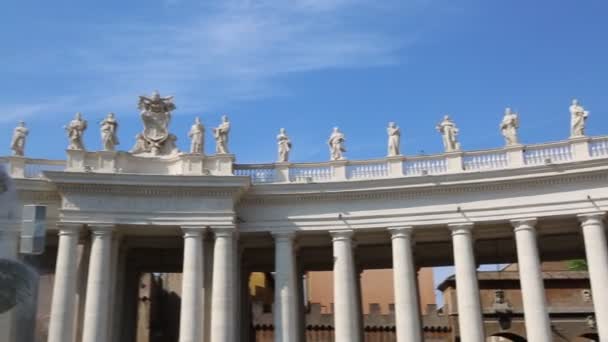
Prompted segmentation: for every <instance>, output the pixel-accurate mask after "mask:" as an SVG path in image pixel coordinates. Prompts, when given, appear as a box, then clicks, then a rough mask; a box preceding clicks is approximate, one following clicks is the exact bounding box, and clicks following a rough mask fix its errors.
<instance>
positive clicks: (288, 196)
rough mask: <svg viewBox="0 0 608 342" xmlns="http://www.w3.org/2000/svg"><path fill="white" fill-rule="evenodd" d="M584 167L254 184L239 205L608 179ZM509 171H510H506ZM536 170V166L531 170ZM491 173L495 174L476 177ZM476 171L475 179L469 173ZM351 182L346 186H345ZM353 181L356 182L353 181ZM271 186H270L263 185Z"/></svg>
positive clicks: (607, 171) (605, 170) (606, 172)
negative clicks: (276, 186) (275, 185)
mask: <svg viewBox="0 0 608 342" xmlns="http://www.w3.org/2000/svg"><path fill="white" fill-rule="evenodd" d="M605 164H606V162H605V161H604V163H602V167H600V168H597V167H594V168H585V169H582V170H579V169H574V170H568V171H569V172H568V171H567V170H562V168H559V170H556V168H549V169H551V171H548V170H547V168H546V167H542V171H543V172H530V173H529V174H522V173H521V172H519V171H520V169H516V170H515V169H514V170H500V171H497V172H488V171H486V172H483V173H481V172H479V173H463V174H454V175H442V176H428V177H425V178H424V180H425V181H424V182H420V180H421V177H403V178H390V179H381V180H370V181H361V182H352V181H349V182H343V183H341V184H335V183H332V184H322V183H318V184H306V185H301V187H300V188H296V187H294V188H293V189H291V191H289V190H290V189H289V186H290V185H283V188H282V189H280V190H278V189H275V191H272V190H271V189H264V190H262V191H260V188H261V187H262V186H256V187H254V188H253V189H252V190H250V191H249V192H248V193H247V194H246V195H245V196H244V197H243V198H242V199H241V201H240V204H241V205H244V206H247V205H259V204H274V203H277V204H280V203H285V201H286V200H289V201H335V200H374V199H387V200H392V199H409V198H420V197H429V196H442V195H455V194H464V193H475V192H498V191H505V190H511V189H521V188H530V187H538V186H553V185H563V184H570V183H580V182H594V181H595V182H597V181H599V182H605V181H607V180H608V166H607V165H605ZM509 171H516V172H511V173H512V174H511V175H509ZM530 171H539V170H530ZM486 173H493V174H494V175H493V176H494V177H491V176H490V177H484V178H479V176H486ZM473 175H475V176H476V177H478V178H477V179H475V178H474V177H471V176H473ZM416 181H417V182H416ZM345 183H349V184H346V185H350V186H349V187H345V186H344V185H345ZM355 183H356V184H355ZM264 187H272V186H264Z"/></svg>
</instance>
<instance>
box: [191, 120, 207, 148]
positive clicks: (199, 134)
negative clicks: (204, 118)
mask: <svg viewBox="0 0 608 342" xmlns="http://www.w3.org/2000/svg"><path fill="white" fill-rule="evenodd" d="M188 137H190V153H194V154H202V153H203V150H204V147H205V126H203V124H202V123H201V119H200V118H199V117H196V118H194V124H192V127H191V128H190V132H188Z"/></svg>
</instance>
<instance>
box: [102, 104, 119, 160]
mask: <svg viewBox="0 0 608 342" xmlns="http://www.w3.org/2000/svg"><path fill="white" fill-rule="evenodd" d="M100 126H101V127H100V131H101V142H102V145H103V150H104V151H114V150H115V149H116V145H118V144H119V142H118V136H117V133H118V121H116V118H115V117H114V113H109V114H108V116H107V117H106V118H105V119H103V120H102V121H101V123H100Z"/></svg>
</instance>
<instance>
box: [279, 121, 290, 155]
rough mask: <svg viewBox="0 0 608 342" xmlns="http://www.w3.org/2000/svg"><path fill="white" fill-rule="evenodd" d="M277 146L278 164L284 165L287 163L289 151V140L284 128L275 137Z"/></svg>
mask: <svg viewBox="0 0 608 342" xmlns="http://www.w3.org/2000/svg"><path fill="white" fill-rule="evenodd" d="M277 144H278V145H279V159H278V162H280V163H285V162H288V161H289V152H290V151H291V140H289V137H288V136H287V133H285V128H281V129H280V130H279V135H277Z"/></svg>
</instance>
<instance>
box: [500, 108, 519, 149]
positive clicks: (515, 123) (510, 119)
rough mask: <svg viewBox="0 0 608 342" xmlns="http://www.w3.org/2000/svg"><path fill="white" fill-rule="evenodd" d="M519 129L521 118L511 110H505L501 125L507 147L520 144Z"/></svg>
mask: <svg viewBox="0 0 608 342" xmlns="http://www.w3.org/2000/svg"><path fill="white" fill-rule="evenodd" d="M518 128H519V116H518V115H517V113H513V111H512V110H511V108H506V109H505V116H504V117H503V118H502V122H501V123H500V132H501V133H502V136H503V137H504V138H505V144H506V145H507V146H513V145H517V144H519V139H518V137H517V129H518Z"/></svg>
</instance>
